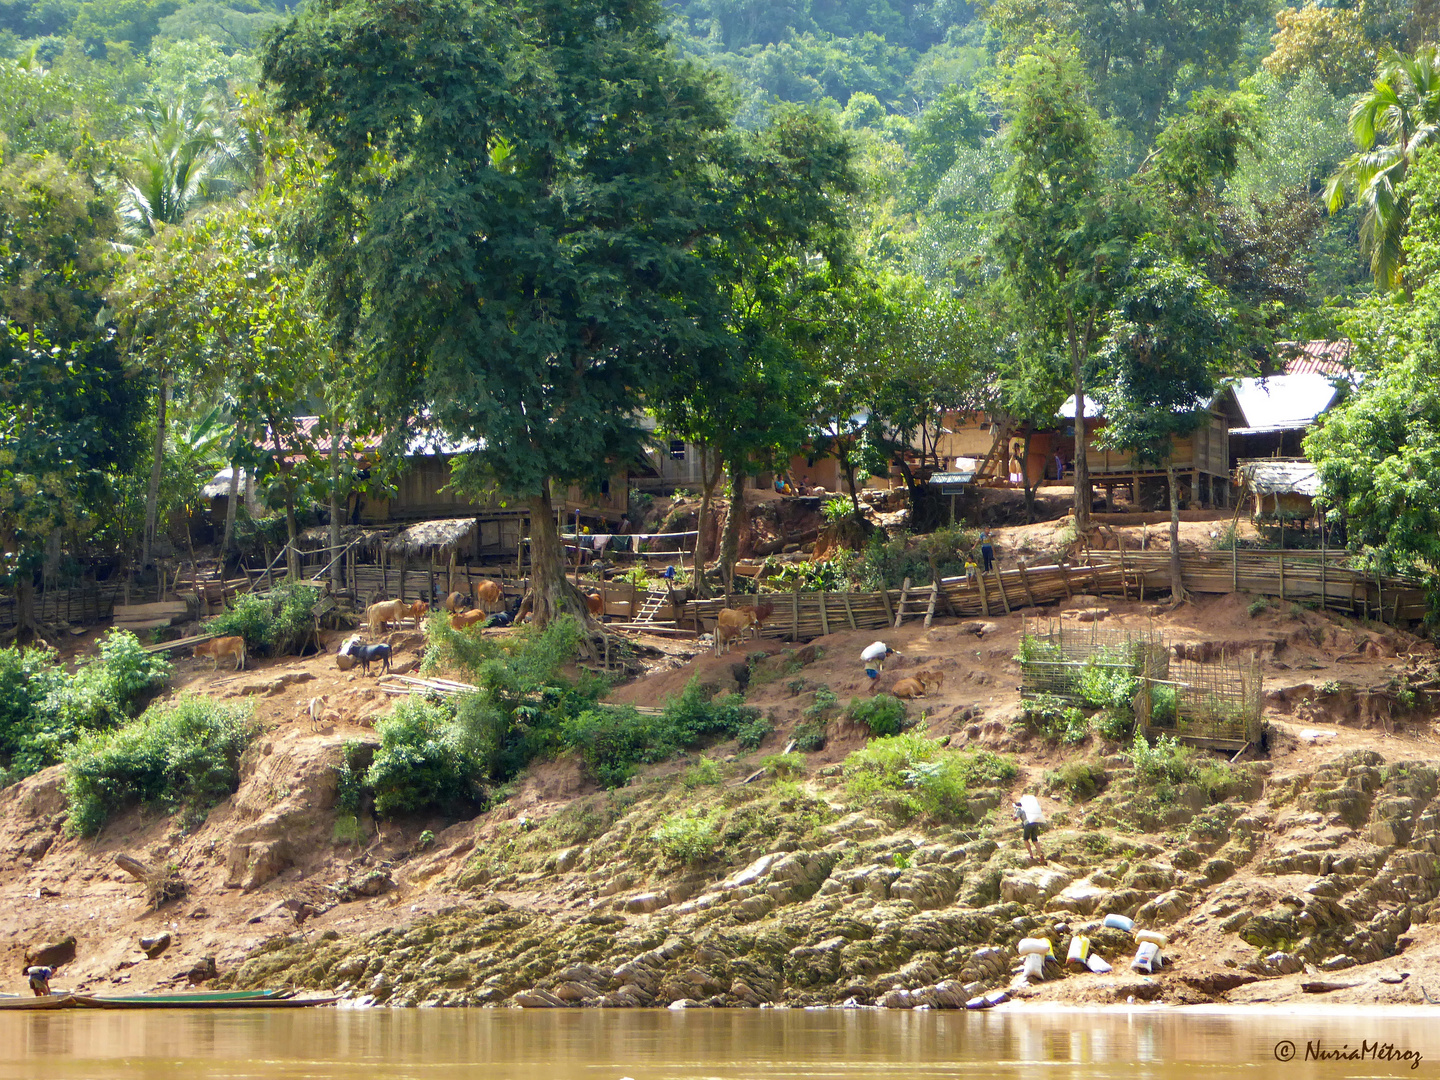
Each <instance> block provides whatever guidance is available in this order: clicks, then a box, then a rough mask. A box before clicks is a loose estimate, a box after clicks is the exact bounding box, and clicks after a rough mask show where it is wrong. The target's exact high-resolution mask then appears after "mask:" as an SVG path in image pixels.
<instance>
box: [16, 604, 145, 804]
mask: <svg viewBox="0 0 1440 1080" xmlns="http://www.w3.org/2000/svg"><path fill="white" fill-rule="evenodd" d="M171 671H172V668H171V666H170V664H168V663H167V662H166V661H165V659H164V658H163V657H161V656H158V655H152V654H150V653H147V652H145V649H144V647H143V646H141V644H140V642H139V640H138V639H137V638H136V637H135V635H134V634H131V633H129V632H128V631H125V630H112V631H111V632H110V633H109V634H107V635H106V636H105V637H104V638H103V639H101V641H100V655H99V657H98V658H97V659H96V660H95V661H93V662H92V663H89V664H86V665H84V666H82V667H80V668H79V669H78V670H77V671H76V672H75V674H74V675H68V674H66V672H65V670H64V668H62V667H61V666H60V665H59V664H58V663H57V662H56V660H55V656H54V654H53V653H50V652H46V651H44V650H41V649H0V759H4V760H6V761H7V762H8V768H7V769H6V770H5V772H6V775H7V777H8V780H7V782H13V781H14V780H19V779H21V778H23V777H25V776H29V775H30V774H31V773H33V772H35V771H37V770H39V769H42V768H44V767H45V766H46V765H52V764H54V763H55V762H57V761H59V760H60V759H61V757H62V755H63V754H64V751H65V748H66V747H67V746H69V745H70V744H71V743H73V742H74V741H75V740H76V739H77V738H79V737H80V735H81V734H82V733H84V732H86V731H99V730H102V729H105V728H110V727H114V726H116V725H117V724H121V723H124V722H125V721H126V720H129V719H131V718H132V717H134V716H135V714H136V713H137V712H138V711H139V710H140V708H141V707H142V706H143V705H144V704H145V703H146V702H147V701H148V699H149V698H150V697H151V696H152V695H153V694H154V692H155V691H156V690H158V689H160V688H161V687H163V686H164V685H165V683H166V682H167V681H169V678H170V674H171Z"/></svg>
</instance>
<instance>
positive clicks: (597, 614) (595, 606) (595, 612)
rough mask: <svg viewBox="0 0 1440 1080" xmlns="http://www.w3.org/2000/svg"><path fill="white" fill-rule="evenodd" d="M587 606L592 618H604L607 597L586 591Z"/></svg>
mask: <svg viewBox="0 0 1440 1080" xmlns="http://www.w3.org/2000/svg"><path fill="white" fill-rule="evenodd" d="M585 606H586V608H588V609H589V611H590V617H591V618H592V619H599V618H603V617H604V615H605V598H604V597H603V596H601V595H600V594H599V593H593V592H592V593H586V594H585Z"/></svg>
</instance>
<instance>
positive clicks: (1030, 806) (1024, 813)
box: [1015, 795, 1045, 865]
mask: <svg viewBox="0 0 1440 1080" xmlns="http://www.w3.org/2000/svg"><path fill="white" fill-rule="evenodd" d="M1015 818H1016V820H1018V821H1019V822H1020V823H1021V825H1022V826H1023V828H1022V829H1021V835H1022V836H1023V837H1024V838H1025V850H1026V851H1027V852H1028V853H1029V855H1030V857H1031V858H1032V859H1035V860H1036V861H1037V862H1039V863H1041V864H1042V865H1043V864H1044V862H1045V852H1044V851H1042V850H1041V849H1040V826H1042V825H1044V824H1045V812H1044V811H1043V810H1041V809H1040V800H1039V799H1037V798H1036V797H1035V796H1034V795H1022V796H1020V801H1019V802H1017V803H1016V804H1015Z"/></svg>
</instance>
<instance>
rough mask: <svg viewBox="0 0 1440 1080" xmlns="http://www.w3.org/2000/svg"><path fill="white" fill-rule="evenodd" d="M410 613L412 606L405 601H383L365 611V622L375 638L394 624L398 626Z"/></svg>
mask: <svg viewBox="0 0 1440 1080" xmlns="http://www.w3.org/2000/svg"><path fill="white" fill-rule="evenodd" d="M421 603H424V601H423V600H422V601H421ZM409 613H410V605H409V604H407V603H405V601H404V600H381V601H380V602H379V603H378V604H371V605H370V606H369V607H368V608H366V609H365V621H366V623H368V624H369V626H370V636H371V637H374V636H375V635H376V634H378V633H380V631H382V630H384V629H385V627H386V626H388V625H389V624H390V623H392V622H393V623H395V624H396V625H397V626H398V625H399V624H400V620H401V619H403V618H404V617H405V616H406V615H408V614H409Z"/></svg>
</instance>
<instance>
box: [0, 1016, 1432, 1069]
mask: <svg viewBox="0 0 1440 1080" xmlns="http://www.w3.org/2000/svg"><path fill="white" fill-rule="evenodd" d="M1437 1020H1440V1010H1436V1015H1435V1016H1434V1017H1433V1018H1432V1015H1431V1014H1430V1013H1427V1012H1420V1011H1412V1012H1408V1013H1406V1012H1401V1011H1398V1010H1392V1011H1388V1012H1382V1011H1364V1010H1359V1011H1356V1010H1351V1011H1346V1012H1338V1011H1328V1010H1319V1011H1315V1010H1312V1011H1299V1010H1296V1011H1290V1010H1283V1009H1267V1010H1264V1011H1258V1010H1257V1011H1255V1012H1239V1011H1225V1012H1194V1011H1188V1010H1179V1011H1176V1010H1135V1011H1123V1010H1122V1011H1117V1012H1094V1011H1058V1012H1048V1011H1047V1012H1041V1011H1039V1010H1033V1009H1025V1008H1023V1007H1020V1008H1011V1009H1004V1010H999V1011H996V1012H992V1013H963V1012H962V1013H942V1012H914V1013H905V1012H874V1011H859V1010H830V1011H816V1012H805V1011H787V1010H733V1011H689V1012H668V1011H643V1012H619V1011H598V1010H597V1011H589V1010H587V1011H575V1012H534V1011H531V1012H524V1011H520V1010H508V1009H506V1010H501V1009H488V1010H487V1009H470V1010H380V1009H377V1010H363V1011H362V1010H344V1009H341V1010H336V1009H317V1010H307V1011H303V1012H302V1011H293V1012H287V1011H269V1012H267V1011H262V1010H244V1011H227V1012H198V1011H189V1010H186V1011H152V1012H89V1011H80V1012H52V1013H11V1014H8V1015H0V1080H6V1078H9V1077H26V1078H31V1077H33V1078H45V1080H66V1078H71V1077H75V1078H82V1077H83V1078H85V1080H132V1078H133V1080H142V1078H143V1080H161V1078H170V1077H175V1078H177V1080H178V1078H186V1080H191V1078H193V1080H210V1078H212V1077H213V1078H221V1077H224V1078H232V1080H239V1078H252V1077H253V1078H255V1080H290V1078H301V1077H304V1078H331V1077H336V1078H339V1077H343V1078H345V1080H391V1078H402V1077H403V1078H415V1080H452V1078H460V1077H464V1078H467V1080H470V1078H484V1080H491V1078H494V1080H569V1078H572V1077H573V1078H577V1080H591V1078H593V1080H620V1078H622V1077H630V1078H632V1080H671V1078H674V1080H732V1078H733V1080H740V1078H745V1080H748V1078H752V1077H754V1078H761V1077H763V1078H767V1080H769V1078H775V1080H782V1078H783V1080H788V1078H801V1077H804V1078H814V1077H837V1078H844V1080H870V1078H879V1077H885V1078H899V1077H905V1078H912V1077H975V1078H981V1077H1017V1078H1018V1077H1026V1078H1029V1077H1045V1078H1051V1077H1053V1078H1057V1080H1058V1078H1065V1080H1081V1078H1087V1080H1088V1078H1100V1077H1124V1078H1126V1080H1136V1078H1155V1080H1220V1078H1230V1077H1246V1078H1254V1080H1259V1078H1261V1077H1265V1078H1267V1080H1268V1078H1270V1077H1275V1078H1277V1080H1316V1078H1325V1080H1331V1078H1335V1080H1338V1078H1341V1077H1391V1076H1427V1077H1435V1076H1440V1023H1437V1022H1436V1021H1437ZM1336 1055H1339V1056H1338V1057H1337V1056H1336ZM1417 1058H1418V1066H1416V1060H1417ZM1412 1066H1416V1067H1412Z"/></svg>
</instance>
